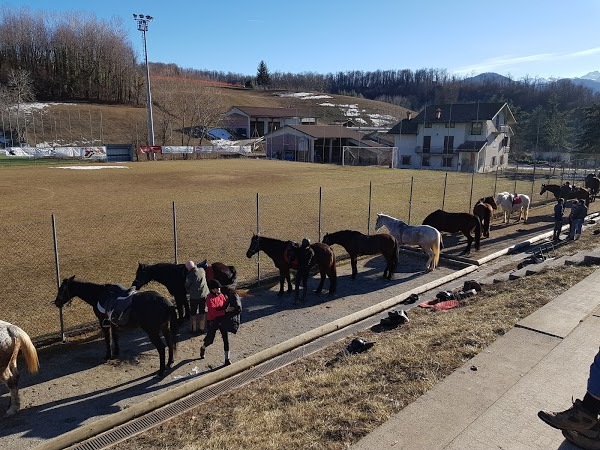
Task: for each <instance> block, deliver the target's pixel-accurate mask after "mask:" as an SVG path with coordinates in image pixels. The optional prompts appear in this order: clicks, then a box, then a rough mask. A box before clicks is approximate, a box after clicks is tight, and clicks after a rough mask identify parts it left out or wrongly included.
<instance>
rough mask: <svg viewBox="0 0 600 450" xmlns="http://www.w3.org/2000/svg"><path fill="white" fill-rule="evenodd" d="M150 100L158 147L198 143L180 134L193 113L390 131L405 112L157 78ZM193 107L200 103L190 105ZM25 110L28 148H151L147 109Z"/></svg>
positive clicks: (62, 106) (77, 106)
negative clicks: (302, 116)
mask: <svg viewBox="0 0 600 450" xmlns="http://www.w3.org/2000/svg"><path fill="white" fill-rule="evenodd" d="M152 96H153V97H152V98H153V105H154V106H153V117H154V135H155V143H156V144H157V145H197V144H198V143H199V142H198V139H197V138H194V139H190V138H188V137H187V136H185V135H184V134H183V133H181V132H180V131H179V130H180V129H181V128H182V127H184V126H185V127H189V126H191V125H196V126H197V125H199V124H198V123H194V121H193V120H192V119H190V118H189V117H190V113H189V112H186V111H189V109H190V108H191V107H195V108H200V107H205V108H211V107H212V108H214V109H216V110H218V112H219V113H224V112H225V111H227V110H228V109H229V108H230V107H232V106H264V107H285V108H299V109H300V108H301V109H302V110H308V111H310V112H311V113H312V114H314V115H315V116H317V117H319V118H320V119H319V121H320V123H321V124H330V123H333V122H334V121H337V120H344V119H348V118H351V119H352V120H353V121H354V122H355V123H356V124H357V125H360V126H365V127H371V126H386V125H388V126H390V127H391V126H392V125H393V124H394V123H396V122H397V121H398V120H399V119H400V118H402V117H405V116H406V111H407V110H406V108H403V107H400V106H396V105H392V104H388V103H384V102H379V101H374V100H367V99H361V98H357V97H348V96H341V95H331V94H319V93H307V92H300V93H294V92H287V91H264V90H252V89H243V88H240V87H234V86H227V85H226V84H223V83H206V82H202V81H200V80H195V79H184V78H167V77H156V78H153V79H152ZM194 101H195V102H196V103H195V104H192V103H193V102H194ZM187 102H190V104H187ZM186 105H187V106H186ZM190 105H191V106H190ZM21 107H22V108H23V109H24V110H25V111H26V113H25V117H26V133H25V135H26V142H27V144H29V145H38V144H41V143H48V144H50V145H53V146H68V145H86V146H91V145H102V144H116V143H119V144H124V143H132V144H135V145H136V146H137V145H145V144H146V143H147V109H146V107H145V106H139V107H133V106H121V105H106V104H93V103H53V102H49V103H33V104H28V105H25V106H23V105H22V106H21ZM186 108H187V109H186ZM186 114H187V116H186ZM206 125H207V126H209V125H210V126H214V125H216V124H214V123H211V124H206Z"/></svg>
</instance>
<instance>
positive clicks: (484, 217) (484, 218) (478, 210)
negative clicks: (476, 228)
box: [473, 197, 498, 238]
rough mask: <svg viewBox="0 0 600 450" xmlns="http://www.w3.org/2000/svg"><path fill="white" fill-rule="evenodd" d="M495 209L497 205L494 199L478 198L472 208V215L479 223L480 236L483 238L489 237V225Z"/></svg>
mask: <svg viewBox="0 0 600 450" xmlns="http://www.w3.org/2000/svg"><path fill="white" fill-rule="evenodd" d="M495 209H498V205H497V204H496V199H495V198H494V197H484V198H480V199H479V200H478V201H477V203H475V206H474V207H473V214H474V215H476V216H477V217H479V220H480V221H481V230H482V232H481V234H482V237H484V238H489V237H490V224H491V223H492V216H493V215H494V210H495Z"/></svg>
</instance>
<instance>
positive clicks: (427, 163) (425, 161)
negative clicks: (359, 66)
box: [421, 156, 431, 166]
mask: <svg viewBox="0 0 600 450" xmlns="http://www.w3.org/2000/svg"><path fill="white" fill-rule="evenodd" d="M429 158H430V157H429V156H423V159H422V160H421V165H422V166H430V165H431V164H430V161H429Z"/></svg>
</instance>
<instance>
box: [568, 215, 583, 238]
mask: <svg viewBox="0 0 600 450" xmlns="http://www.w3.org/2000/svg"><path fill="white" fill-rule="evenodd" d="M581 227H583V219H574V220H573V227H572V229H573V231H572V233H573V234H572V235H571V237H572V238H573V237H575V235H576V234H581Z"/></svg>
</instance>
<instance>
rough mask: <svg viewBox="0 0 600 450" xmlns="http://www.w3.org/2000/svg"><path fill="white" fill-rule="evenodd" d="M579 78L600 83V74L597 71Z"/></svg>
mask: <svg viewBox="0 0 600 450" xmlns="http://www.w3.org/2000/svg"><path fill="white" fill-rule="evenodd" d="M579 78H580V79H583V80H592V81H600V72H598V71H597V70H595V71H594V72H590V73H586V74H585V75H584V76H582V77H579Z"/></svg>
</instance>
